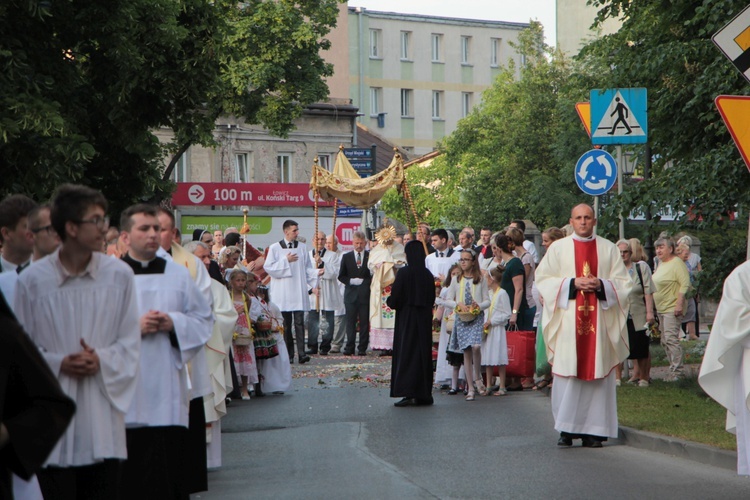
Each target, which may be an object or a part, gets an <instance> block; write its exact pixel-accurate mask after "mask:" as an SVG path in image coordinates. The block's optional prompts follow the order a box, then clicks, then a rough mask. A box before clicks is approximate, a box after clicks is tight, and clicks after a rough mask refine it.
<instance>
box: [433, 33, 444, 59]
mask: <svg viewBox="0 0 750 500" xmlns="http://www.w3.org/2000/svg"><path fill="white" fill-rule="evenodd" d="M442 57H443V35H441V34H439V33H433V34H432V62H442Z"/></svg>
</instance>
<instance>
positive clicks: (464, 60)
mask: <svg viewBox="0 0 750 500" xmlns="http://www.w3.org/2000/svg"><path fill="white" fill-rule="evenodd" d="M471 38H472V37H470V36H468V35H461V64H463V65H464V66H469V65H471Z"/></svg>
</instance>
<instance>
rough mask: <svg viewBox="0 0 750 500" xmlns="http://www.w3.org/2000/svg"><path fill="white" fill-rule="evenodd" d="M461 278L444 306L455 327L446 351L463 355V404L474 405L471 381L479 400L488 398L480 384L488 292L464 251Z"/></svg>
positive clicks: (475, 263) (474, 261) (472, 257)
mask: <svg viewBox="0 0 750 500" xmlns="http://www.w3.org/2000/svg"><path fill="white" fill-rule="evenodd" d="M458 262H459V265H460V266H461V277H460V278H459V279H456V280H455V281H454V282H453V283H452V284H451V286H450V288H449V289H448V296H447V297H446V300H445V302H444V303H445V305H446V306H447V307H450V308H455V311H456V324H455V326H454V327H453V333H452V334H451V339H450V344H449V347H448V349H449V350H450V351H453V352H463V355H464V372H465V374H466V386H467V391H468V393H467V395H466V401H474V394H475V393H474V381H475V380H476V388H477V391H478V392H479V394H480V395H481V396H486V395H487V389H486V388H485V386H484V383H483V382H482V374H481V371H480V370H481V365H482V351H481V346H482V335H483V333H482V326H483V325H484V311H485V309H487V308H488V307H489V306H490V298H489V294H488V292H487V281H485V280H484V279H482V273H481V272H480V270H479V262H478V260H477V253H476V252H475V251H474V250H471V249H466V250H462V251H461V258H460V259H459V261H458Z"/></svg>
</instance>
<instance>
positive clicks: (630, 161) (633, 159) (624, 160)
mask: <svg viewBox="0 0 750 500" xmlns="http://www.w3.org/2000/svg"><path fill="white" fill-rule="evenodd" d="M637 164H638V157H637V156H636V154H635V153H634V152H633V151H627V152H623V150H622V146H621V145H618V146H617V195H618V196H619V195H621V194H622V187H623V186H622V184H623V180H622V176H623V175H633V172H635V167H636V165H637ZM619 233H620V239H621V240H624V239H625V217H624V216H623V215H622V212H621V213H620V224H619Z"/></svg>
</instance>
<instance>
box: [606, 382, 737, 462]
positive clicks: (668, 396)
mask: <svg viewBox="0 0 750 500" xmlns="http://www.w3.org/2000/svg"><path fill="white" fill-rule="evenodd" d="M617 413H618V418H619V422H620V425H624V426H626V427H632V428H634V429H639V430H643V431H648V432H654V433H656V434H663V435H667V436H672V437H676V438H680V439H686V440H688V441H694V442H696V443H703V444H707V445H709V446H715V447H717V448H722V449H725V450H736V449H737V442H736V437H735V435H734V434H730V433H728V432H727V431H726V430H724V427H725V424H726V410H725V409H724V408H723V407H722V406H721V405H719V404H718V403H717V402H716V401H714V400H713V399H711V398H709V397H708V396H707V395H706V393H705V392H703V389H701V387H700V386H699V385H698V380H697V378H695V377H690V378H687V379H684V380H680V381H678V382H664V381H662V380H654V381H653V383H652V384H651V385H650V386H649V387H636V386H633V385H630V384H623V386H622V387H619V388H618V389H617Z"/></svg>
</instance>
